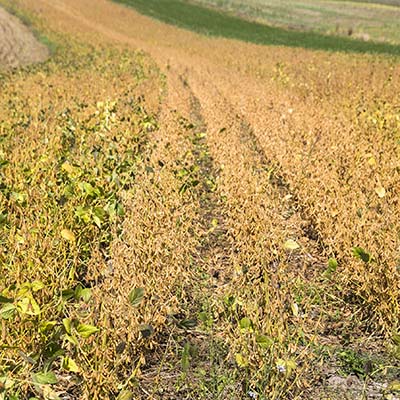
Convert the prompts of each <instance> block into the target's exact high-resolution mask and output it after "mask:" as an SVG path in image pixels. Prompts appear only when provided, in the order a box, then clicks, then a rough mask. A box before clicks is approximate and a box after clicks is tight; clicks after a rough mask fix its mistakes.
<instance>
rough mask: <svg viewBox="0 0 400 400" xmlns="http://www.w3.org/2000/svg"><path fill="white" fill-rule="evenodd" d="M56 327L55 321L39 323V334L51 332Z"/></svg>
mask: <svg viewBox="0 0 400 400" xmlns="http://www.w3.org/2000/svg"><path fill="white" fill-rule="evenodd" d="M56 325H57V321H43V322H41V323H40V327H39V329H40V332H42V333H46V332H49V331H51V330H52V329H53V328H54V327H55V326H56Z"/></svg>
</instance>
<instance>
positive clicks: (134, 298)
mask: <svg viewBox="0 0 400 400" xmlns="http://www.w3.org/2000/svg"><path fill="white" fill-rule="evenodd" d="M143 297H144V289H143V288H135V289H133V290H131V292H130V293H129V302H130V303H131V304H132V306H133V307H138V306H139V304H140V303H141V302H142V300H143Z"/></svg>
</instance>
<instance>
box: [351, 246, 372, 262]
mask: <svg viewBox="0 0 400 400" xmlns="http://www.w3.org/2000/svg"><path fill="white" fill-rule="evenodd" d="M353 256H354V257H356V258H359V259H360V260H362V261H364V262H365V263H367V262H369V261H371V255H370V254H369V253H368V252H367V251H365V250H364V249H363V248H362V247H353Z"/></svg>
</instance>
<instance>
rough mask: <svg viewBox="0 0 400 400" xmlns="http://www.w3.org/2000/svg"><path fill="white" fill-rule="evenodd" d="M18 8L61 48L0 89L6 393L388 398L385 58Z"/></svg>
mask: <svg viewBox="0 0 400 400" xmlns="http://www.w3.org/2000/svg"><path fill="white" fill-rule="evenodd" d="M18 4H19V5H20V6H21V7H24V8H25V9H27V10H30V12H34V13H35V15H40V17H41V21H42V22H41V23H40V24H39V23H38V22H37V24H38V25H37V27H38V28H39V27H40V29H43V30H45V31H46V33H47V34H48V36H49V37H50V38H51V39H52V40H53V41H54V42H56V43H57V44H58V46H59V50H58V51H56V53H55V55H54V56H53V58H52V60H50V61H49V62H47V63H45V64H43V65H39V66H36V67H31V68H29V69H25V70H16V71H14V72H9V73H7V74H5V75H3V76H2V78H1V82H0V83H1V91H2V94H3V96H2V98H1V100H0V102H1V103H0V104H1V106H0V121H1V125H0V129H1V131H0V133H1V137H2V141H1V158H2V160H3V161H2V163H1V164H2V167H1V193H2V194H1V207H2V209H1V223H2V227H1V241H2V252H1V259H0V261H1V278H2V281H4V287H1V288H0V289H1V292H0V294H1V296H2V297H0V299H1V302H2V303H3V305H2V307H1V309H0V313H1V315H2V320H1V324H2V336H1V339H2V342H1V345H0V365H1V366H0V377H1V379H2V380H1V381H0V382H1V383H2V385H3V386H2V387H0V390H3V392H2V393H3V394H4V393H6V394H5V395H4V396H3V397H5V398H7V397H6V396H12V395H13V396H15V397H14V398H27V397H28V398H29V396H42V397H44V398H55V397H56V396H57V395H58V396H61V397H62V396H67V397H66V398H68V396H70V397H69V398H82V399H85V398H88V399H89V398H90V399H95V398H115V397H117V396H119V398H120V399H124V398H205V399H206V398H210V399H211V398H224V399H225V398H226V399H237V398H248V396H249V393H250V394H252V395H254V396H256V395H257V396H258V398H260V399H261V398H265V399H278V398H335V397H329V396H330V395H328V394H324V393H323V392H324V390H323V387H324V386H327V383H326V382H325V381H324V379H325V378H326V376H327V374H331V375H332V374H334V375H335V374H338V373H339V370H341V371H342V373H347V374H349V373H350V374H351V373H352V374H357V375H358V376H359V377H360V378H362V379H364V380H365V385H361V384H360V387H357V385H356V388H355V391H354V392H350V391H349V390H348V393H347V394H346V393H345V392H343V388H340V387H336V388H333V390H334V391H335V392H336V393H337V394H336V395H337V396H342V397H343V396H346V395H347V396H349V397H348V398H353V397H355V396H361V391H362V388H363V387H364V389H365V390H366V393H367V394H368V393H370V392H371V393H372V391H373V390H375V389H376V382H377V381H380V382H383V383H384V384H385V386H382V389H381V391H382V395H384V392H385V393H388V392H389V391H390V390H391V389H393V390H394V389H395V388H396V382H395V379H396V374H398V367H396V364H397V363H398V362H397V361H396V360H397V359H398V356H399V355H398V353H399V347H398V346H399V340H398V336H397V333H398V332H397V330H398V324H399V254H398V252H399V246H400V243H399V231H400V229H399V228H400V225H399V222H398V216H397V211H398V209H399V205H398V196H397V194H398V192H399V189H400V187H399V186H400V174H399V173H400V169H399V168H400V164H399V154H398V151H399V148H398V146H399V140H400V137H399V133H400V132H399V130H400V107H399V104H398V99H397V92H398V89H399V87H400V82H399V79H400V78H399V77H400V74H399V72H400V67H399V64H398V60H394V59H393V60H392V59H389V58H387V59H385V58H373V57H372V56H357V57H354V56H350V55H344V54H328V53H323V52H321V53H316V52H310V51H305V50H300V49H297V50H293V49H286V48H268V47H261V46H255V45H249V44H244V43H239V42H232V41H227V40H223V39H206V38H203V37H200V36H196V35H194V34H190V33H186V32H185V33H183V31H180V30H178V29H176V28H173V27H168V26H165V25H162V24H160V23H157V22H154V21H151V20H149V19H147V18H145V17H142V16H139V15H137V14H135V13H134V12H133V11H128V10H125V9H123V8H122V7H120V6H116V5H113V4H111V3H109V2H107V1H103V0H99V1H98V2H97V3H96V7H95V9H93V5H92V4H91V2H90V1H83V0H79V1H78V0H70V1H68V2H67V1H61V0H59V1H51V2H50V1H47V0H38V1H37V2H35V3H32V2H29V1H19V2H18ZM60 31H61V32H62V34H60V33H57V34H56V33H55V32H60ZM87 43H89V44H87ZM106 43H107V44H106ZM122 47H125V49H123V48H122ZM138 47H141V48H142V49H144V50H145V51H146V52H148V53H146V54H145V53H142V52H140V51H134V50H133V49H136V48H138ZM163 74H165V75H163ZM389 355H392V357H393V358H392V359H390V357H389ZM321 381H322V384H321ZM390 385H392V386H390ZM346 390H347V389H346ZM368 391H370V392H368ZM18 396H19V397H18ZM324 396H325V397H324ZM332 396H334V395H332ZM10 398H12V397H10Z"/></svg>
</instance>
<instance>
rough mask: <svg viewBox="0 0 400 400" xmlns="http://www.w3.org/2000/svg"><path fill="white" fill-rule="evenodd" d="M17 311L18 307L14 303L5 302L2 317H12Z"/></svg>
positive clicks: (0, 311)
mask: <svg viewBox="0 0 400 400" xmlns="http://www.w3.org/2000/svg"><path fill="white" fill-rule="evenodd" d="M15 311H16V307H15V305H14V304H11V303H7V304H4V305H3V307H1V308H0V317H1V318H3V319H11V318H12V317H13V316H14V314H15Z"/></svg>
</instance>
